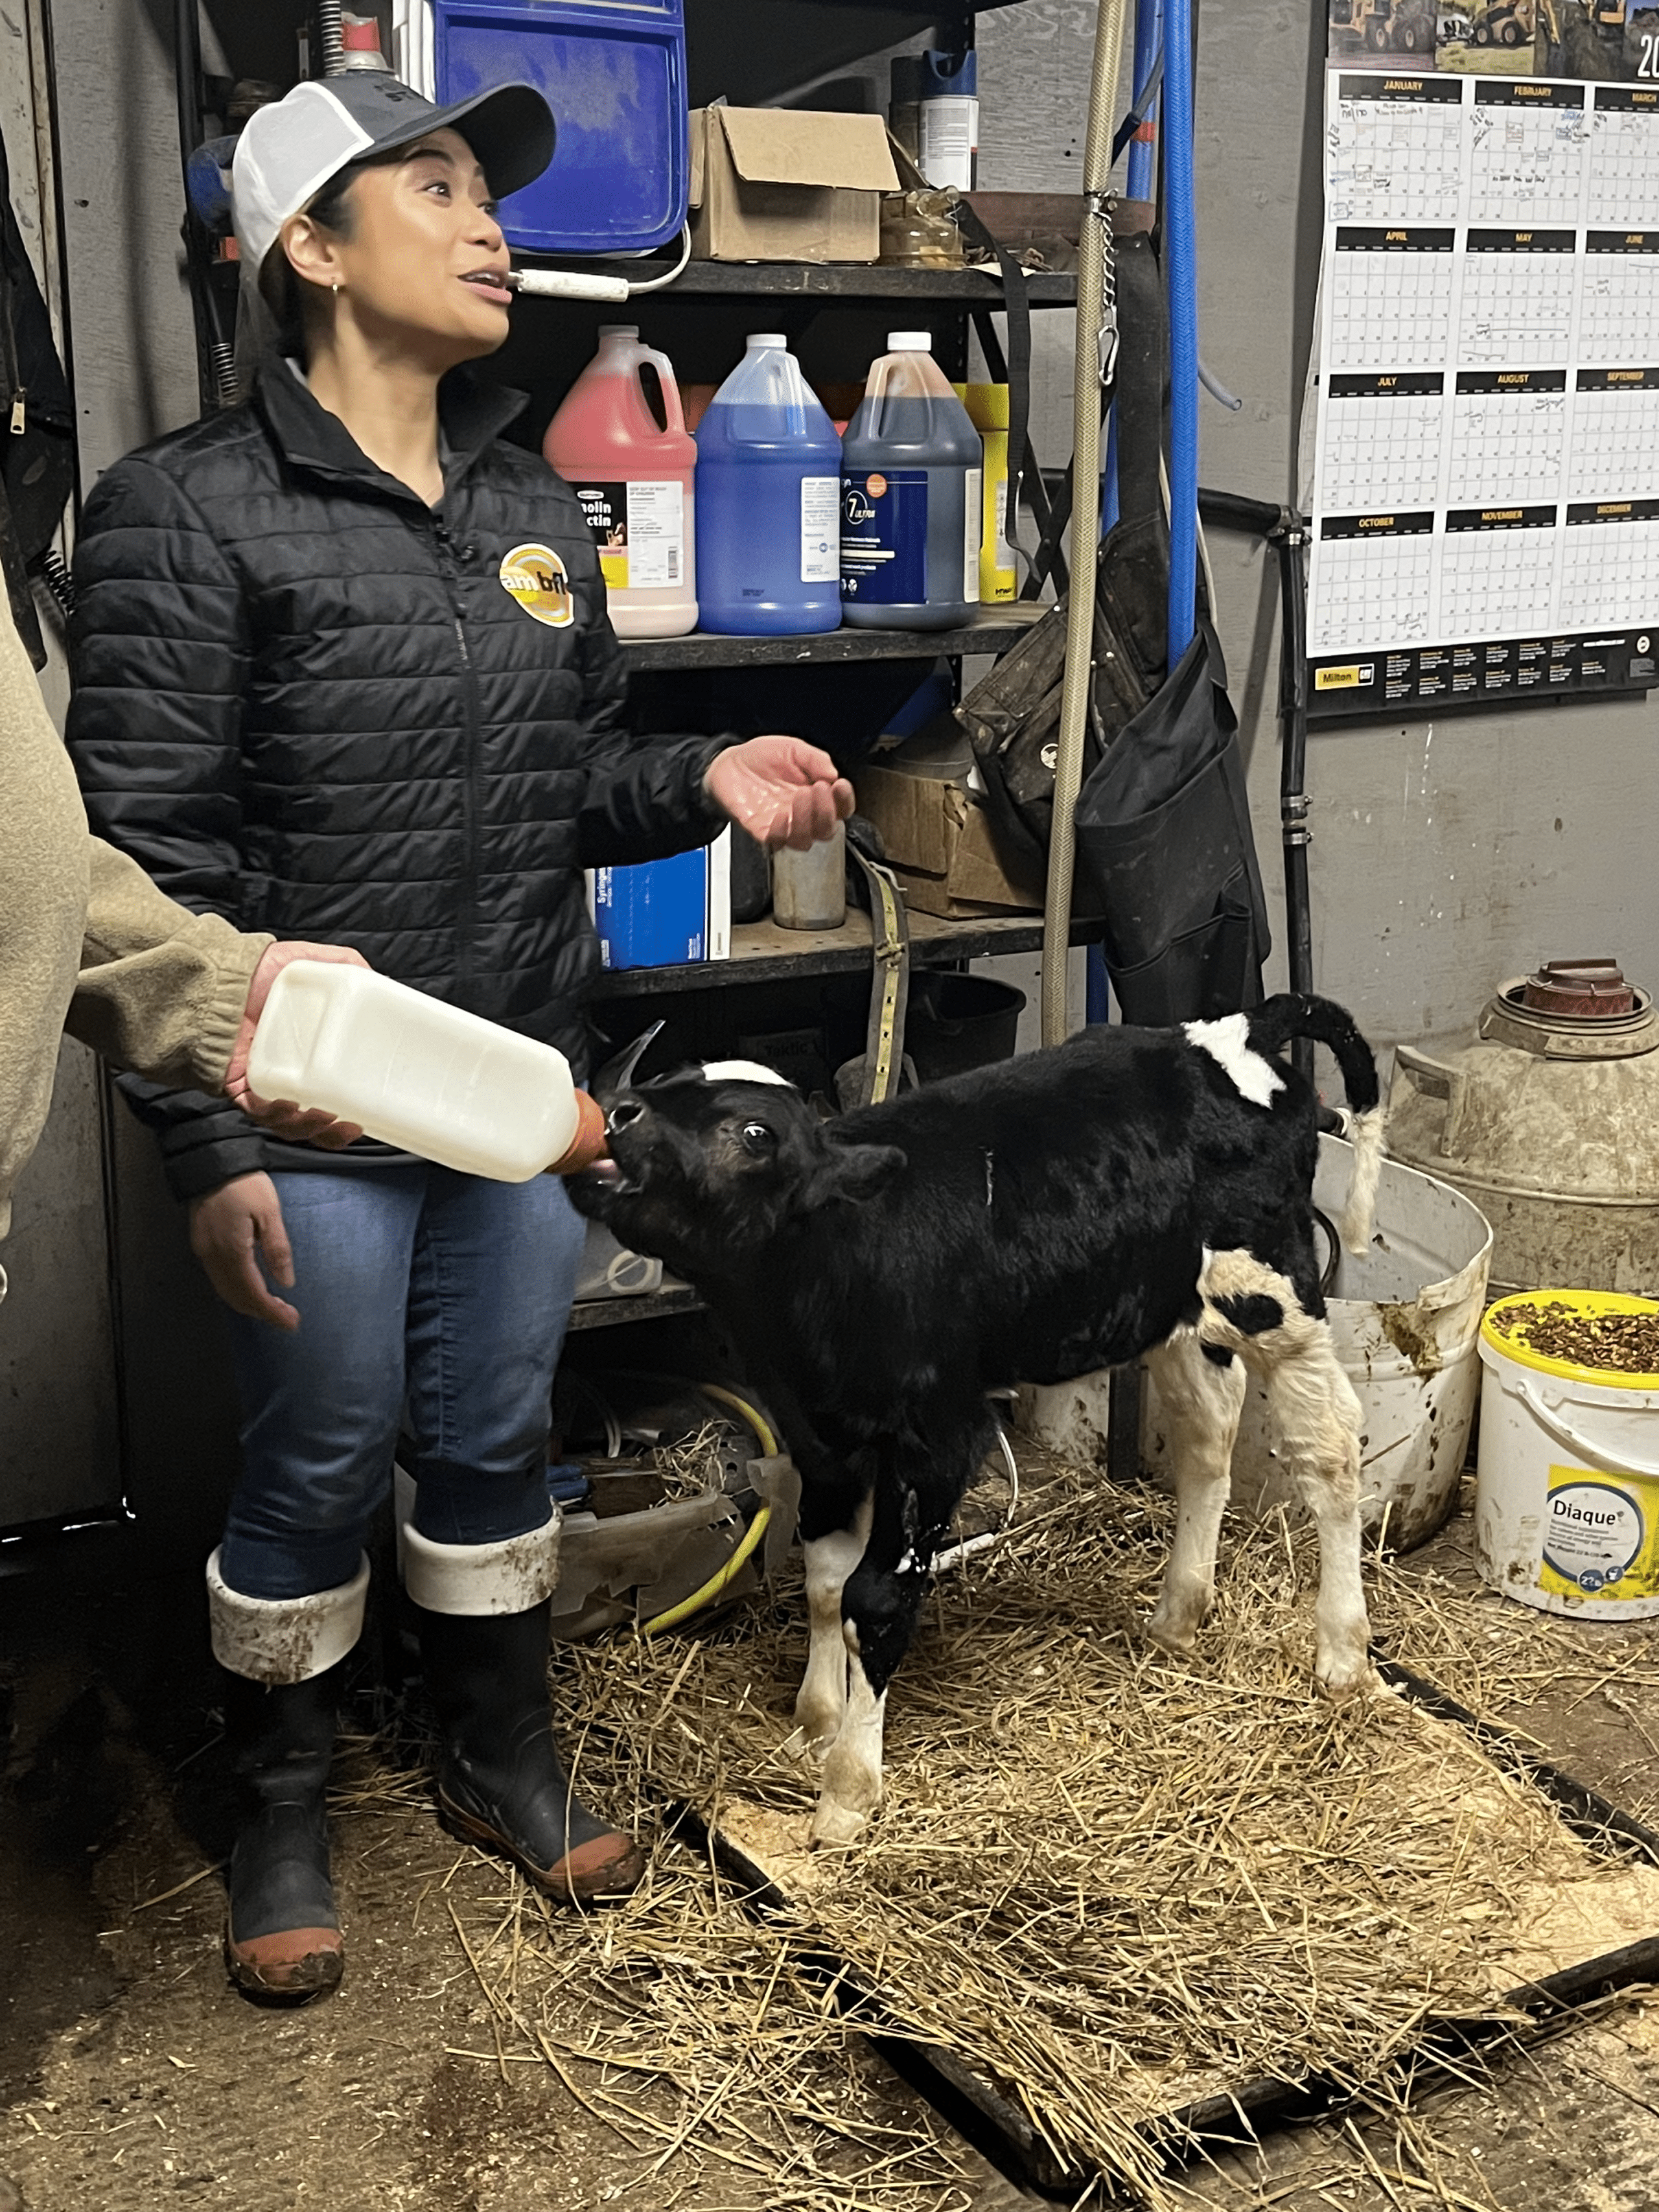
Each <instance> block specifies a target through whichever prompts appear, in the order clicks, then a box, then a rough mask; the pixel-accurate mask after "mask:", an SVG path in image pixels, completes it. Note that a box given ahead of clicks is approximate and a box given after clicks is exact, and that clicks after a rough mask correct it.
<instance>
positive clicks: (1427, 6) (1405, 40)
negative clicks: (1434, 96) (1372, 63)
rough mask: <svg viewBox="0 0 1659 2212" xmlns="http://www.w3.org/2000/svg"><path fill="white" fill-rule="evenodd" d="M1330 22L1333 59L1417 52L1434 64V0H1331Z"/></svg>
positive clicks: (1426, 61) (1424, 59)
mask: <svg viewBox="0 0 1659 2212" xmlns="http://www.w3.org/2000/svg"><path fill="white" fill-rule="evenodd" d="M1329 24H1330V37H1329V52H1330V57H1331V58H1332V60H1333V61H1364V59H1365V58H1368V57H1370V56H1377V57H1382V56H1385V55H1386V56H1388V57H1389V58H1390V59H1391V60H1392V59H1394V58H1397V57H1399V56H1401V55H1413V56H1416V57H1418V58H1420V59H1421V60H1422V61H1424V62H1425V63H1426V64H1429V65H1431V66H1432V64H1433V58H1434V52H1435V43H1436V38H1437V17H1436V13H1435V9H1434V5H1433V0H1330V15H1329Z"/></svg>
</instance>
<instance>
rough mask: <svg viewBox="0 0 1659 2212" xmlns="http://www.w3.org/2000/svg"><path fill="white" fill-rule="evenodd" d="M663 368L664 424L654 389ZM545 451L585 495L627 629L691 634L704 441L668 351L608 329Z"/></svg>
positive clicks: (619, 625)
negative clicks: (650, 380)
mask: <svg viewBox="0 0 1659 2212" xmlns="http://www.w3.org/2000/svg"><path fill="white" fill-rule="evenodd" d="M644 368H651V369H653V370H654V372H655V375H656V381H657V385H658V386H659V390H660V392H661V393H662V406H663V413H664V415H665V417H666V424H665V427H664V426H659V423H658V422H657V418H656V416H655V415H654V414H653V411H652V410H651V407H650V404H649V403H648V402H647V398H646V392H645V386H644V384H643V382H642V380H641V370H642V369H644ZM542 453H543V455H544V458H545V459H546V461H547V463H548V465H549V466H550V468H555V469H556V470H557V471H558V472H559V474H560V475H561V476H562V477H563V478H564V479H565V481H566V482H567V483H568V484H569V486H570V488H571V489H572V490H573V491H574V493H575V495H576V496H577V498H578V499H579V500H580V501H581V503H582V511H583V513H585V514H586V517H587V526H588V528H589V529H590V530H591V531H592V533H593V542H594V544H596V545H597V546H598V548H599V567H600V568H601V569H602V570H603V572H604V574H605V592H606V595H607V597H608V599H609V600H610V603H611V626H612V628H613V629H615V630H616V633H617V636H618V637H684V635H685V633H686V631H687V630H689V629H696V623H697V584H696V516H695V511H694V507H693V489H692V486H693V478H694V474H695V471H696V465H697V447H696V441H695V440H694V439H693V437H692V436H691V434H690V431H689V430H688V429H687V428H686V427H685V418H684V415H683V414H682V413H681V410H680V393H679V386H678V385H677V384H676V383H675V381H674V370H673V367H672V364H671V362H670V361H669V359H668V356H666V354H660V353H656V352H653V349H651V347H649V346H647V345H641V343H640V333H639V329H638V326H637V325H635V324H631V323H630V324H610V325H602V326H601V328H600V331H599V351H598V353H596V354H595V355H594V356H593V358H592V361H591V362H589V363H588V364H587V367H586V368H585V369H584V370H583V371H582V373H581V374H580V376H579V377H578V378H577V379H576V381H575V382H574V384H573V385H572V386H571V387H570V390H569V392H568V393H567V394H566V396H565V400H564V404H563V405H562V407H561V408H560V409H559V411H558V413H557V414H556V416H554V417H553V420H552V421H551V422H550V423H549V424H548V426H547V435H546V437H545V438H544V439H543V441H542Z"/></svg>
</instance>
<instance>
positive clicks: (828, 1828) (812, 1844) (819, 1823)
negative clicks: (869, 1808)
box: [809, 1798, 870, 1851]
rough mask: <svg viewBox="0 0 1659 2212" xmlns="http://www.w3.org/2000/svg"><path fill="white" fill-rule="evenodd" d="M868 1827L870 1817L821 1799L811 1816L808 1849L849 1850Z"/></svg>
mask: <svg viewBox="0 0 1659 2212" xmlns="http://www.w3.org/2000/svg"><path fill="white" fill-rule="evenodd" d="M869 1825H870V1815H869V1814H867V1813H860V1812H856V1811H854V1808H853V1807H852V1806H850V1805H836V1804H833V1803H832V1802H830V1801H829V1799H828V1798H822V1799H820V1800H819V1803H818V1809H817V1812H816V1813H815V1814H813V1815H812V1833H811V1838H809V1848H810V1849H811V1850H815V1851H823V1850H830V1851H845V1850H851V1849H852V1847H853V1845H854V1844H856V1843H858V1842H859V1841H860V1839H861V1838H862V1837H863V1834H864V1832H865V1830H866V1828H867V1827H868V1826H869Z"/></svg>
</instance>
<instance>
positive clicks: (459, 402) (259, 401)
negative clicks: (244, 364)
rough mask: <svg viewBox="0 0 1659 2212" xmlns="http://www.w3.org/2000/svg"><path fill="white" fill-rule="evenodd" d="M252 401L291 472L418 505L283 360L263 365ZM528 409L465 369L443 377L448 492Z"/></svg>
mask: <svg viewBox="0 0 1659 2212" xmlns="http://www.w3.org/2000/svg"><path fill="white" fill-rule="evenodd" d="M253 398H254V404H255V405H256V407H257V408H258V410H259V412H260V414H261V415H262V416H264V422H265V425H266V428H268V429H269V430H270V435H271V436H272V438H273V439H274V440H275V441H276V446H277V448H278V450H279V451H280V452H281V453H282V454H283V458H284V459H285V460H287V461H288V462H289V463H290V465H292V466H294V467H295V468H300V469H307V470H309V471H311V473H312V474H313V475H315V476H320V477H328V478H329V479H330V480H331V481H332V482H334V483H352V484H357V485H360V486H362V488H363V489H366V490H367V489H373V490H375V491H378V492H381V493H384V494H385V495H386V496H387V497H390V498H394V499H401V500H407V501H415V503H416V505H419V504H421V502H420V501H419V500H418V499H417V498H416V494H415V493H414V492H412V491H411V490H410V488H409V486H408V485H407V484H405V483H399V481H398V478H397V477H391V476H388V475H387V474H386V471H385V470H384V469H378V468H376V467H375V465H374V462H373V461H371V460H370V459H369V458H368V455H367V454H366V453H364V452H363V450H362V447H361V446H359V445H358V443H357V441H356V439H355V438H354V437H353V436H352V435H351V433H350V431H349V430H348V429H347V428H346V426H345V424H344V423H343V422H341V420H340V418H339V416H337V415H331V414H330V413H329V411H328V410H327V408H326V407H324V406H322V405H320V404H319V402H318V401H317V400H315V399H314V398H313V397H312V395H311V392H310V389H309V387H308V386H307V384H306V383H305V381H304V380H303V379H302V378H301V377H300V376H299V375H297V374H295V371H294V369H293V368H291V367H290V366H289V363H288V362H286V361H284V360H283V358H282V357H281V356H280V355H275V354H273V355H270V356H267V357H266V359H265V361H264V362H263V363H262V364H261V366H260V369H259V374H258V380H257V381H256V382H255V385H254V387H253ZM526 404H528V403H527V400H526V395H525V394H524V393H523V392H512V391H509V390H508V389H507V387H506V386H503V385H495V386H485V385H481V384H479V383H477V382H476V381H475V380H474V379H473V378H472V377H471V374H469V373H468V372H467V371H466V370H465V369H464V368H459V369H455V370H453V371H452V373H451V374H449V375H448V376H447V377H446V378H445V379H444V380H443V382H442V383H441V385H440V386H439V387H438V422H439V426H440V428H441V432H442V437H443V445H444V489H445V490H446V491H447V490H449V489H451V488H452V487H453V486H454V485H455V484H457V483H459V482H460V480H461V478H462V477H464V476H465V474H466V472H467V471H468V470H469V469H470V468H471V465H472V464H473V462H474V461H476V460H477V458H478V456H479V454H480V453H482V452H483V449H484V447H486V446H488V445H489V443H490V442H491V441H492V440H494V439H495V438H497V437H499V436H500V435H501V432H502V431H503V430H504V429H505V428H507V424H508V423H509V422H512V421H513V418H514V417H515V416H518V415H520V414H521V413H522V412H523V410H524V409H525V407H526Z"/></svg>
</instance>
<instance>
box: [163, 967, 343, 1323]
mask: <svg viewBox="0 0 1659 2212" xmlns="http://www.w3.org/2000/svg"><path fill="white" fill-rule="evenodd" d="M291 960H334V961H337V962H338V963H340V964H341V965H342V966H343V967H347V968H367V967H368V961H367V960H365V959H364V957H363V956H362V953H361V952H355V951H353V950H352V948H351V947H350V946H349V945H300V944H292V945H268V946H267V947H266V948H265V953H264V958H263V959H262V960H261V961H260V963H259V964H258V967H257V968H256V969H254V971H253V980H252V982H251V983H250V984H249V985H248V987H247V1004H246V1006H245V1007H244V1008H243V1010H242V1025H241V1027H240V1029H239V1030H237V1032H236V1042H235V1043H234V1045H233V1046H232V1047H231V1050H230V1068H229V1071H228V1073H227V1075H226V1077H225V1091H226V1095H227V1096H228V1097H232V1098H234V1100H235V1101H236V1103H237V1104H238V1105H239V1106H240V1108H241V1109H242V1111H243V1113H245V1114H246V1115H247V1117H248V1119H249V1120H250V1121H257V1122H258V1124H259V1126H260V1127H261V1128H262V1129H269V1130H270V1132H271V1133H272V1135H273V1136H277V1137H286V1138H288V1139H289V1141H290V1142H291V1143H294V1144H309V1145H315V1146H318V1147H319V1150H321V1151H323V1152H343V1151H344V1150H345V1148H346V1146H348V1145H355V1144H356V1141H357V1139H358V1138H359V1137H361V1136H362V1130H361V1129H360V1128H359V1127H357V1125H356V1122H355V1121H336V1120H335V1118H334V1116H333V1115H331V1114H325V1113H322V1112H320V1111H319V1110H314V1109H313V1110H311V1111H307V1109H305V1108H303V1107H301V1106H296V1105H295V1103H294V1101H293V1099H291V1098H275V1099H266V1098H261V1097H258V1096H257V1095H256V1094H255V1093H254V1092H253V1091H250V1090H249V1089H248V1087H247V1056H248V1053H249V1050H250V1048H252V1043H253V1032H254V1030H256V1029H257V1028H258V1025H259V1017H260V1015H261V1014H262V1013H264V1010H265V1000H267V999H268V998H269V997H270V987H271V985H272V984H273V983H274V982H275V981H276V978H277V977H278V976H279V975H281V974H282V972H283V969H284V968H286V967H287V966H288V964H289V961H291ZM225 1188H227V1189H231V1188H234V1185H231V1184H227V1185H226V1186H225ZM215 1195H217V1194H215ZM271 1201H272V1203H273V1205H274V1204H275V1202H276V1192H275V1191H274V1190H273V1191H272V1193H271ZM281 1218H282V1217H281V1214H280V1212H279V1213H278V1216H277V1221H278V1225H279V1226H280V1225H281ZM200 1256H201V1255H199V1254H198V1255H197V1257H198V1258H199V1257H200ZM204 1264H205V1262H204ZM208 1273H210V1274H212V1273H213V1270H212V1268H211V1267H209V1268H208ZM214 1287H215V1289H216V1290H217V1291H218V1292H219V1295H220V1297H222V1298H225V1299H226V1300H227V1301H228V1304H231V1305H234V1306H235V1305H236V1301H235V1299H234V1298H233V1297H230V1296H229V1293H228V1291H226V1290H225V1288H224V1285H222V1283H221V1282H219V1280H218V1279H217V1277H215V1279H214ZM236 1310H237V1311H238V1313H246V1311H247V1310H248V1309H247V1308H246V1306H236ZM283 1311H284V1312H287V1311H289V1308H287V1307H284V1308H283ZM264 1318H265V1319H266V1320H270V1315H268V1314H267V1315H265V1316H264ZM281 1325H282V1326H283V1327H284V1328H288V1327H290V1326H294V1325H295V1324H290V1323H288V1322H283V1324H281Z"/></svg>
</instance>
